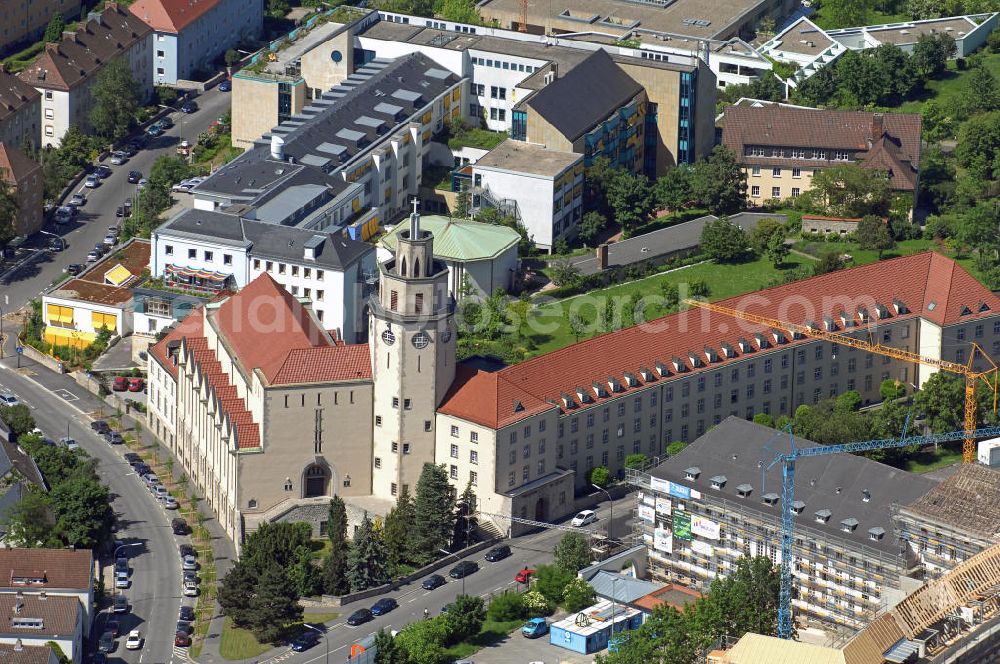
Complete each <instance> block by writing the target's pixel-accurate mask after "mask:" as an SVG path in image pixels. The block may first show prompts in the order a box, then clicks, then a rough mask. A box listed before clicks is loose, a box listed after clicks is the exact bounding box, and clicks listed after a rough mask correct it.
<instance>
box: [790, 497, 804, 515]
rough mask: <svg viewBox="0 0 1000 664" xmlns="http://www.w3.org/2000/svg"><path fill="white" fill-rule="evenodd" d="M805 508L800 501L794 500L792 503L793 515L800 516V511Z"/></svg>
mask: <svg viewBox="0 0 1000 664" xmlns="http://www.w3.org/2000/svg"><path fill="white" fill-rule="evenodd" d="M805 508H806V504H805V503H804V502H802V501H801V500H796V501H794V502H793V503H792V512H793V513H794V514H802V510H804V509H805Z"/></svg>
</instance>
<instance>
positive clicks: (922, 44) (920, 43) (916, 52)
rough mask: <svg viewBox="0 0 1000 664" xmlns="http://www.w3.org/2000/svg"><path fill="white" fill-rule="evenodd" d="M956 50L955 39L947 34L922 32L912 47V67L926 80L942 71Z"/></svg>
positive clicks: (935, 76)
mask: <svg viewBox="0 0 1000 664" xmlns="http://www.w3.org/2000/svg"><path fill="white" fill-rule="evenodd" d="M957 50H958V47H957V45H956V44H955V39H954V38H953V37H951V36H949V35H946V34H943V33H939V34H936V35H931V34H922V35H920V38H919V39H917V43H916V44H915V45H914V47H913V55H912V56H911V57H912V58H913V68H914V70H915V71H916V73H917V76H919V77H920V78H922V79H924V80H926V79H929V78H937V77H938V76H940V75H941V74H943V73H944V71H945V69H946V68H947V66H948V59H949V58H951V57H952V56H954V55H955V52H956V51H957Z"/></svg>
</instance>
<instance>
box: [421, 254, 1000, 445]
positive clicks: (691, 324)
mask: <svg viewBox="0 0 1000 664" xmlns="http://www.w3.org/2000/svg"><path fill="white" fill-rule="evenodd" d="M894 301H898V302H901V303H902V304H903V305H905V307H906V308H905V309H904V310H903V312H902V313H898V314H897V313H896V311H895V309H894V306H893V304H894ZM720 304H723V305H725V306H728V307H731V308H736V309H741V310H744V311H748V312H750V313H754V314H758V315H762V316H767V317H771V318H777V319H780V320H788V321H790V322H794V323H800V324H804V323H806V322H809V321H812V322H815V323H817V324H822V321H823V318H824V317H830V318H833V319H834V320H835V322H836V323H837V325H838V329H840V328H839V325H840V321H839V320H838V318H839V316H840V314H841V313H846V314H847V315H848V317H849V318H852V319H854V320H855V321H856V322H858V323H859V327H858V328H857V329H864V327H863V326H860V318H859V317H858V315H857V309H858V307H859V306H861V307H865V308H866V309H867V310H868V312H869V314H870V315H871V316H873V317H874V316H875V315H876V314H875V305H876V304H879V305H882V306H884V307H886V309H887V310H888V311H889V314H890V317H889V319H888V320H889V321H892V320H896V319H901V318H911V317H915V316H920V317H922V318H924V319H927V320H928V321H930V322H932V323H935V324H937V325H951V324H954V323H958V322H961V321H966V320H975V319H976V318H978V317H981V316H984V315H996V314H997V313H1000V298H998V297H997V296H995V295H994V294H993V293H992V292H991V291H990V290H988V289H987V288H986V287H984V286H983V285H982V284H980V283H979V282H978V281H976V280H975V279H974V278H973V277H972V276H971V275H970V274H969V273H968V272H966V271H965V270H963V269H962V268H961V267H960V266H958V264H956V263H955V262H954V261H953V260H951V259H949V258H946V257H945V256H942V255H940V254H937V253H932V252H924V253H921V254H917V255H914V256H905V257H901V258H894V259H891V260H886V261H881V262H878V263H873V264H871V265H864V266H861V267H856V268H852V269H848V270H840V271H838V272H833V273H830V274H825V275H822V276H818V277H813V278H811V279H804V280H802V281H798V282H795V283H791V284H786V285H783V286H778V287H776V288H769V289H766V290H762V291H758V292H756V293H749V294H746V295H742V296H739V297H735V298H730V299H728V300H724V301H722V302H720ZM984 305H985V307H988V310H983V311H980V308H981V307H983V306H984ZM759 330H760V328H759V327H757V326H752V325H750V324H748V323H744V322H742V321H738V320H736V319H733V318H731V317H729V316H725V315H721V314H717V313H711V312H708V311H704V310H697V311H694V310H693V311H690V312H684V313H680V314H673V315H670V316H665V317H663V318H659V319H657V320H654V321H650V322H649V323H647V324H645V325H641V326H636V327H630V328H626V329H624V330H620V331H617V332H611V333H608V334H604V335H601V336H599V337H594V338H592V339H588V340H586V341H581V342H580V343H577V344H573V345H572V346H567V347H565V348H561V349H559V350H556V351H554V352H551V353H548V354H546V355H541V356H539V357H536V358H533V359H530V360H528V361H526V362H522V363H520V364H516V365H513V366H510V367H507V368H505V369H503V370H501V371H498V372H494V373H490V372H484V371H480V372H473V371H471V370H469V369H464V370H463V371H460V372H459V375H458V377H456V380H455V383H454V384H453V386H452V389H451V390H450V391H449V393H448V394H447V395H446V397H445V400H444V402H443V403H442V404H441V406H440V408H439V409H438V410H439V411H440V412H442V413H443V414H446V415H453V416H455V417H460V418H462V419H466V420H469V421H472V422H477V423H479V424H483V425H485V426H489V427H492V428H497V427H502V426H506V425H507V424H510V423H512V422H516V421H517V420H519V419H521V418H523V417H526V416H528V415H532V414H535V413H537V412H541V411H542V410H544V409H545V408H549V407H554V406H556V405H558V407H560V408H562V403H561V401H560V398H561V395H562V394H563V393H566V394H567V395H569V396H570V397H572V399H573V400H574V401H575V402H576V403H577V405H578V406H579V407H588V406H590V405H593V404H599V403H601V402H603V401H606V400H608V399H610V398H615V397H617V396H618V395H616V394H615V393H613V392H610V390H608V392H607V394H608V395H609V396H606V397H597V396H595V394H594V391H593V388H592V385H593V383H594V382H595V381H597V382H599V383H602V384H603V385H604V386H605V388H607V379H608V377H609V376H614V377H615V378H616V379H617V380H618V381H619V382H620V383H621V387H622V389H623V390H624V391H626V392H627V391H628V390H630V389H635V388H630V387H628V385H627V382H626V381H625V379H624V372H626V371H628V372H631V373H633V374H635V376H636V379H637V381H638V383H637V387H643V386H644V385H645V384H646V381H644V380H643V379H642V377H641V374H640V369H643V368H646V369H650V370H652V371H653V372H654V373H653V374H652V376H650V378H651V382H655V381H656V380H663V379H664V378H659V379H658V378H656V373H655V365H656V363H657V362H662V363H663V364H664V365H666V366H667V368H668V369H669V370H670V371H671V373H672V374H675V373H676V371H675V369H674V366H673V361H674V360H675V358H676V359H677V361H679V362H680V363H681V364H683V365H684V367H685V370H686V371H687V372H689V373H691V372H698V371H703V370H706V369H708V370H712V371H714V370H715V368H716V367H718V366H719V363H718V362H715V363H708V364H707V366H706V361H705V359H706V358H705V348H706V345H707V346H708V347H711V348H712V349H714V350H715V351H716V352H717V353H718V354H719V357H720V358H721V360H722V361H723V362H724V361H725V357H724V356H723V350H722V344H723V343H726V344H729V345H730V346H731V347H732V348H733V349H735V350H736V355H737V356H740V355H742V353H741V352H739V341H740V339H741V338H743V339H746V340H748V341H749V342H750V343H751V347H752V348H753V350H754V351H759V350H760V347H759V346H758V344H757V343H756V341H755V339H754V338H753V332H755V331H759ZM841 331H842V330H841ZM795 343H800V342H796V341H791V340H790V342H789V344H786V345H793V344H795ZM771 344H772V345H773V341H771ZM689 353H693V354H695V355H697V356H699V357H700V366H692V362H691V359H690V357H689ZM666 379H669V377H667V378H666ZM578 387H580V388H583V389H584V390H585V391H586V392H587V393H589V395H590V401H589V402H588V403H580V400H579V398H578V397H577V388H578ZM515 401H516V402H520V403H521V405H522V407H523V410H517V408H516V407H515V406H514V405H513V404H514V402H515Z"/></svg>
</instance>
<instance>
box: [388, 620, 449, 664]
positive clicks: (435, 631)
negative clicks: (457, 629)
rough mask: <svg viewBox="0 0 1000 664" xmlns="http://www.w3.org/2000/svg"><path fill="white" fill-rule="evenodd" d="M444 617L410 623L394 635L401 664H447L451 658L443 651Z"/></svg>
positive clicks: (445, 628)
mask: <svg viewBox="0 0 1000 664" xmlns="http://www.w3.org/2000/svg"><path fill="white" fill-rule="evenodd" d="M449 613H450V612H449ZM445 620H446V617H445V616H438V617H436V618H432V619H430V620H418V621H417V622H413V623H410V624H409V625H407V626H406V627H405V628H403V629H402V630H400V632H399V633H398V634H397V635H396V639H395V640H396V647H397V648H398V649H399V652H400V653H401V655H402V656H401V658H400V661H401V662H402V663H403V664H447V663H448V662H450V661H451V659H452V658H450V657H448V655H447V653H446V652H445V650H444V644H445V642H446V640H447V636H448V628H447V625H446V624H445Z"/></svg>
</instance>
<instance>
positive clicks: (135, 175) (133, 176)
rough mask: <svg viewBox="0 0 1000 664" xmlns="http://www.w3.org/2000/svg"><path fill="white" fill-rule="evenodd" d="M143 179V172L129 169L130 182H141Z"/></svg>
mask: <svg viewBox="0 0 1000 664" xmlns="http://www.w3.org/2000/svg"><path fill="white" fill-rule="evenodd" d="M141 179H142V172H141V171H129V172H128V181H129V184H139V180H141Z"/></svg>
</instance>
